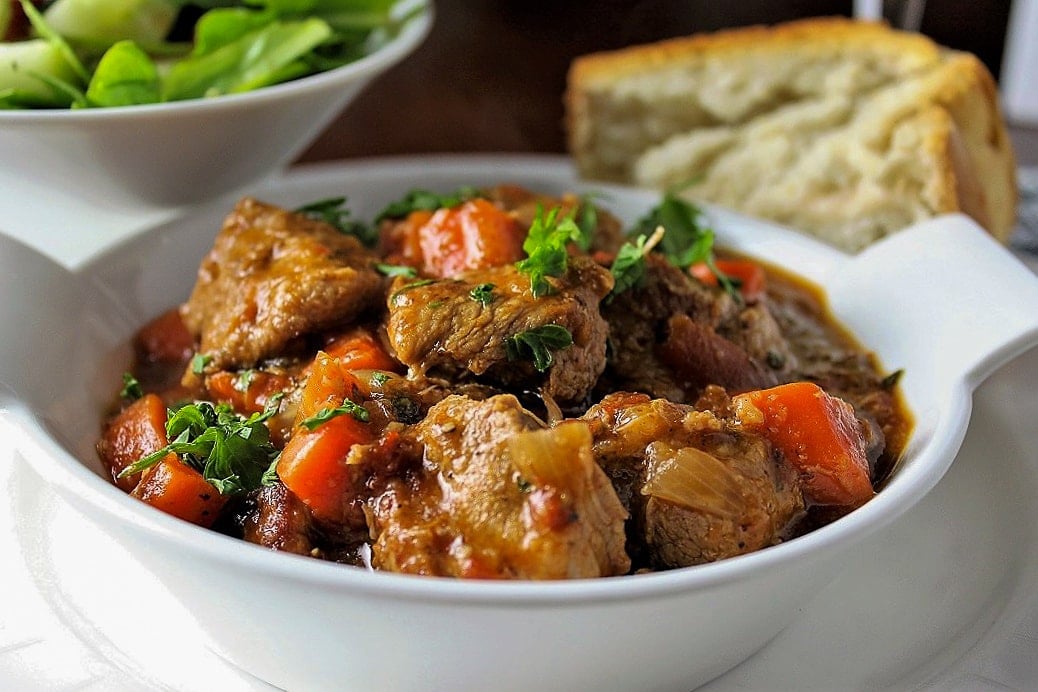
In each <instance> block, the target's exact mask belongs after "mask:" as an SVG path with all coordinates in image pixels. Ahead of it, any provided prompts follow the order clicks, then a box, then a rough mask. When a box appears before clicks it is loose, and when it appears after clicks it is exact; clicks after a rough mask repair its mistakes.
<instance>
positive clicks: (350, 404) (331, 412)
mask: <svg viewBox="0 0 1038 692" xmlns="http://www.w3.org/2000/svg"><path fill="white" fill-rule="evenodd" d="M345 415H350V416H353V417H354V418H356V419H357V420H359V421H360V422H361V423H367V422H368V420H369V418H370V416H369V414H368V410H367V409H366V408H364V407H363V406H361V405H360V404H358V403H356V402H354V401H351V400H350V399H348V398H347V399H343V400H342V406H335V407H331V406H325V407H324V408H322V409H321V410H320V411H318V412H317V413H315V414H314V415H312V416H310V417H309V418H307V419H305V420H303V421H302V422H301V423H300V425H301V426H303V427H304V428H306V429H307V430H310V431H313V430H317V428H319V427H321V426H322V425H324V424H325V423H327V422H328V421H330V420H331V419H332V418H338V417H339V416H345Z"/></svg>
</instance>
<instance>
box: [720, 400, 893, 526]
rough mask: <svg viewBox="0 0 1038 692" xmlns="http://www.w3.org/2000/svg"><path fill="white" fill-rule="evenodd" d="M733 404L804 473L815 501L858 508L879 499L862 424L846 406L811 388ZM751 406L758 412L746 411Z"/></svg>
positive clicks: (748, 423)
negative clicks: (873, 497) (866, 453)
mask: <svg viewBox="0 0 1038 692" xmlns="http://www.w3.org/2000/svg"><path fill="white" fill-rule="evenodd" d="M733 402H734V405H735V410H736V412H737V415H738V416H739V419H740V420H741V422H742V423H743V425H745V426H747V427H749V428H751V429H753V428H756V429H758V430H759V432H760V433H761V434H763V435H764V436H765V437H767V438H768V439H769V440H771V443H772V444H773V445H775V446H776V447H777V448H778V449H779V450H781V451H782V453H783V454H784V455H785V457H786V460H787V461H788V462H789V463H790V464H791V465H792V466H793V467H794V468H795V469H796V470H797V471H798V472H799V474H800V477H801V479H802V480H803V483H804V492H805V495H807V496H808V498H809V499H810V500H812V501H814V502H815V503H818V504H823V505H839V506H849V507H857V506H859V505H861V504H863V503H864V502H866V501H867V500H869V499H870V498H871V497H872V496H873V495H874V494H875V492H874V490H873V488H872V482H871V480H870V472H869V463H868V459H867V457H866V455H865V441H864V438H863V436H862V433H861V429H860V424H859V422H858V419H857V418H856V417H855V415H854V409H853V408H852V407H851V405H850V404H848V403H847V402H845V401H843V400H842V399H838V398H836V397H833V396H829V395H828V394H826V393H825V392H824V391H822V389H821V388H820V387H819V386H818V385H816V384H814V383H812V382H793V383H790V384H783V385H779V386H777V387H772V388H770V389H763V390H756V391H752V392H747V393H745V394H739V395H737V396H735V397H733ZM747 402H748V403H749V404H752V406H753V408H755V409H756V411H754V410H753V409H747V408H744V407H743V406H744V404H745V403H747ZM757 412H759V414H758V413H757Z"/></svg>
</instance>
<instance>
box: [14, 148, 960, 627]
mask: <svg viewBox="0 0 1038 692" xmlns="http://www.w3.org/2000/svg"><path fill="white" fill-rule="evenodd" d="M502 164H505V165H507V164H513V165H511V166H510V168H512V169H513V170H515V169H531V170H532V169H534V168H536V169H537V170H539V171H543V172H544V173H545V177H546V180H552V179H553V178H552V176H553V175H559V174H560V171H561V170H563V169H565V170H566V171H567V173H565V174H566V175H570V176H572V175H573V174H572V171H570V170H569V169H570V164H569V162H568V160H566V159H565V158H564V157H559V156H554V155H552V156H542V155H522V156H509V155H462V156H459V155H447V156H429V155H420V156H412V157H384V158H379V159H370V160H364V159H360V160H355V161H348V162H337V163H334V164H331V163H328V162H324V163H321V164H312V165H309V166H301V167H299V168H297V169H295V170H294V171H289V172H288V173H286V174H284V175H283V176H282V177H280V178H278V179H276V180H274V181H267V182H266V183H264V187H263V189H264V190H270V189H271V187H270V186H272V185H273V186H277V185H278V184H282V185H288V186H290V185H291V182H292V181H293V180H302V181H304V183H305V182H306V181H307V180H316V179H320V178H321V176H322V175H326V174H335V173H336V172H337V171H340V170H343V167H345V168H348V169H349V170H350V171H353V172H354V173H358V172H359V173H364V172H369V173H375V174H377V173H379V172H381V173H383V174H385V173H386V171H389V170H391V169H392V168H393V167H394V166H401V165H402V166H404V167H405V168H406V167H407V166H411V167H412V168H411V169H410V170H414V168H413V167H415V166H420V167H428V166H437V168H436V170H437V172H438V173H443V172H444V171H446V172H447V174H449V173H450V172H451V171H452V170H453V171H458V172H459V174H460V173H461V172H463V171H466V170H469V169H471V168H473V167H475V168H476V169H479V168H480V167H481V166H482V167H483V168H487V167H491V166H501V165H502ZM573 184H574V185H581V184H584V185H585V186H586V183H582V181H578V180H576V179H575V178H574V181H573ZM275 189H276V187H275ZM642 192H645V191H642ZM705 206H708V205H705ZM725 214H726V215H727V216H728V217H729V219H730V220H731V219H738V218H740V215H738V214H734V213H731V212H725ZM190 216H191V215H190V213H188V214H187V215H186V217H187V218H190ZM750 221H752V223H754V224H755V225H756V226H759V227H762V228H763V227H770V228H772V229H773V230H771V231H768V232H769V233H781V234H784V237H782V238H780V241H783V242H786V243H792V244H794V245H795V246H800V247H803V248H805V249H806V250H807V251H809V252H813V253H815V254H817V255H818V256H821V257H831V258H832V259H833V261H834V262H836V261H838V259H839V258H840V257H843V258H846V255H844V254H843V253H840V252H838V251H834V250H832V248H829V247H828V246H825V245H823V244H822V243H820V242H819V241H816V240H814V239H812V238H808V237H806V236H803V235H801V234H797V233H794V232H792V231H788V230H785V229H779V228H778V227H776V226H774V225H772V224H767V223H762V222H759V221H756V220H750ZM183 222H184V217H178V218H175V219H173V220H171V221H168V222H165V223H161V224H158V225H155V226H152V227H149V228H147V229H144V230H143V231H140V232H137V233H134V234H133V235H131V236H129V237H128V238H126V239H124V241H122V242H119V243H116V244H114V245H113V246H111V247H109V248H107V249H106V250H104V251H103V252H101V253H99V254H98V255H97V256H95V257H93V258H92V259H90V260H89V261H88V262H86V263H85V264H83V265H81V266H79V267H77V268H76V269H75V270H74V272H75V273H76V274H79V275H85V276H89V275H90V273H91V272H96V271H98V270H100V269H101V268H103V267H104V266H105V265H106V263H113V262H115V263H118V261H119V254H120V252H121V251H122V250H124V249H126V248H127V247H130V246H132V245H133V244H134V243H136V242H143V239H145V238H147V237H149V236H154V235H161V233H162V232H163V229H166V228H167V227H169V226H171V225H176V224H177V223H183ZM725 223H729V221H726V222H725ZM725 235H726V233H725V228H724V227H720V228H718V237H719V239H720V240H721V241H722V244H723V241H724V239H725ZM776 237H778V236H776ZM750 254H752V253H750ZM837 317H838V316H837ZM866 345H867V344H866ZM971 391H972V390H971V388H970V386H969V383H967V382H966V381H965V379H962V380H959V381H955V382H953V383H952V386H950V387H949V389H948V391H947V394H946V398H945V401H946V402H947V405H946V407H945V409H944V410H943V411H942V413H943V415H941V416H939V418H938V419H937V420H938V425H937V426H936V427H935V428H934V429H933V430H931V431H927V432H928V436H929V443H927V444H924V445H923V446H922V448H921V449H916V445H915V444H914V440H917V439H918V438H917V436H916V434H915V433H914V434H913V441H910V443H909V448H908V450H906V455H905V457H906V458H905V460H903V461H902V463H901V464H900V465H899V468H898V469H896V470H895V473H894V475H893V476H891V478H890V481H889V482H888V483H887V484H886V485H885V486H884V487H883V488H882V489H881V490H880V491H879V492H878V493H877V494H876V496H875V497H874V498H873V499H871V500H870V501H869V502H867V503H866V504H865V505H863V506H862V507H859V508H858V509H856V510H854V511H852V512H851V513H849V514H848V515H846V516H844V517H842V518H840V519H838V520H837V521H835V522H832V523H830V524H827V525H825V526H822V527H820V528H818V529H816V530H814V531H812V532H810V533H808V534H805V535H803V536H799V537H797V538H795V539H793V540H790V541H787V542H784V543H780V544H778V545H775V546H771V547H768V548H764V549H761V550H758V551H755V552H752V553H748V554H745V555H740V556H737V557H733V558H727V559H725V560H721V561H718V562H713V563H708V564H703V565H696V566H692V567H685V568H679V569H673V570H667V571H661V572H653V573H647V574H637V575H623V576H618V577H606V578H597V579H576V580H558V581H491V580H486V581H483V580H457V579H450V578H443V577H425V576H415V575H407V574H394V573H387V572H374V571H369V570H364V569H361V568H354V567H348V566H344V565H340V564H335V563H328V562H324V561H321V560H315V559H313V558H309V557H304V556H297V555H288V554H282V553H277V552H274V551H271V550H268V549H265V548H263V547H261V546H257V545H253V544H249V543H247V542H244V541H241V540H239V539H236V538H232V537H230V536H226V535H223V534H219V533H217V532H214V531H211V530H208V529H203V528H200V527H197V526H194V525H192V524H189V523H187V522H183V521H181V520H179V519H176V518H175V517H172V516H169V515H166V514H164V513H162V512H160V511H157V510H154V509H152V508H149V507H146V506H144V505H143V504H141V503H137V502H131V501H130V500H129V499H128V497H127V495H126V494H125V493H123V492H122V491H121V490H119V489H118V488H116V487H115V486H114V485H112V484H111V483H109V482H108V481H107V480H106V479H104V478H103V477H101V476H100V475H98V474H96V473H94V472H93V471H91V470H90V469H89V468H88V467H87V466H86V465H85V463H84V462H83V461H80V460H79V459H78V458H77V457H76V456H75V455H73V454H72V453H71V452H70V451H68V450H67V449H66V448H65V447H64V446H63V445H62V444H61V443H60V442H59V441H58V439H57V437H56V436H55V435H53V434H51V433H50V432H48V430H47V429H46V427H45V426H44V424H43V423H42V418H41V417H40V416H39V415H37V414H36V413H35V412H33V411H31V410H29V409H28V408H27V407H26V406H25V404H23V403H22V402H21V401H20V400H15V401H13V402H10V403H11V406H10V407H9V411H10V412H12V413H14V414H15V415H16V417H18V418H20V422H21V426H16V427H20V428H21V430H20V431H19V432H20V436H21V437H22V438H23V439H25V440H26V442H27V444H26V445H24V447H25V448H27V449H28V450H29V451H30V453H29V454H26V455H25V456H26V458H27V459H29V460H30V461H31V462H36V463H39V464H40V465H41V466H44V467H46V469H47V470H49V472H50V474H49V475H44V477H45V478H46V477H49V478H50V479H51V480H52V481H53V482H54V483H55V487H56V488H57V489H58V490H59V491H60V492H61V494H62V495H64V497H65V499H66V500H68V501H69V502H70V503H71V504H73V505H74V506H77V507H81V508H82V507H84V505H85V506H86V508H87V509H90V510H95V511H94V512H92V513H94V514H96V513H97V512H98V511H99V512H100V514H101V517H102V519H104V518H106V517H107V518H108V519H110V520H115V521H117V522H119V523H120V524H121V525H123V526H124V527H128V528H127V530H130V531H133V532H141V533H144V534H147V535H149V536H150V537H151V538H153V539H156V540H162V541H164V542H168V543H169V545H168V546H167V547H168V548H175V549H176V550H180V551H189V552H191V553H195V554H197V555H199V556H200V557H201V559H202V560H204V561H206V562H219V563H222V567H225V568H231V569H236V570H237V569H242V570H248V571H249V572H250V573H252V575H253V576H256V575H263V576H265V577H268V578H275V579H279V580H284V582H285V583H286V584H288V583H291V584H294V585H296V586H298V585H307V586H310V587H316V588H329V589H333V590H339V589H345V590H348V591H350V592H351V593H357V594H364V595H367V596H372V597H379V598H393V599H410V600H413V601H422V602H450V603H454V604H484V605H495V606H501V607H526V606H536V605H552V604H555V605H557V604H562V603H568V604H573V603H585V604H589V603H599V604H601V603H616V602H629V601H631V600H637V599H653V598H659V597H665V596H668V595H673V594H675V593H679V592H688V591H693V590H700V589H708V588H713V587H717V586H720V585H723V584H725V583H729V582H733V581H739V580H750V579H755V578H760V577H764V576H766V575H767V573H768V571H769V570H771V569H781V568H786V567H788V566H789V565H790V563H791V562H795V561H798V560H802V559H805V558H808V557H810V556H811V555H813V554H820V553H826V554H829V553H831V554H833V555H837V554H842V552H843V550H847V549H850V548H851V547H852V546H854V545H857V544H858V543H860V542H861V541H862V540H864V538H866V537H867V536H869V535H871V534H873V533H874V532H876V531H878V530H880V529H881V528H883V527H884V526H886V525H888V524H890V523H892V522H893V521H894V520H895V519H896V518H897V517H899V516H900V515H901V514H903V513H904V512H906V511H908V509H910V508H911V507H912V506H913V505H914V504H915V503H916V502H917V501H919V500H920V499H921V498H922V497H923V496H924V495H925V494H926V493H927V492H928V491H929V490H930V489H931V488H932V487H933V486H934V485H935V484H936V483H937V482H938V481H939V480H940V478H941V477H942V476H943V475H944V473H945V471H946V470H947V469H948V467H949V466H950V464H951V463H952V461H953V459H954V457H955V454H956V452H957V450H958V449H959V446H960V445H961V443H962V440H963V438H964V437H965V434H966V426H967V423H968V419H969V414H970V410H971V402H972V399H971ZM3 393H4V392H3V390H2V389H0V412H2V411H3V409H4V406H3V405H2V404H3V396H2V395H3ZM917 424H918V421H917ZM917 432H918V427H917V430H916V433H917ZM909 459H910V462H911V463H905V461H907V460H909ZM105 530H106V531H112V530H113V529H111V528H107V529H105ZM114 530H120V529H119V528H118V527H117V528H116V529H114Z"/></svg>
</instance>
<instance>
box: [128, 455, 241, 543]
mask: <svg viewBox="0 0 1038 692" xmlns="http://www.w3.org/2000/svg"><path fill="white" fill-rule="evenodd" d="M132 495H133V496H134V497H136V498H137V499H139V500H141V501H142V502H146V503H147V504H149V505H151V506H152V507H155V508H156V509H160V510H162V511H163V512H165V513H167V514H172V515H173V516H175V517H179V518H181V519H183V520H185V521H189V522H191V523H192V524H198V525H199V526H204V527H206V528H208V527H210V526H212V525H213V522H214V521H216V518H217V516H219V514H220V510H221V509H222V508H223V506H224V503H226V502H227V498H226V497H225V496H223V495H221V494H220V493H219V492H218V491H217V490H216V488H214V487H213V486H212V485H210V484H209V482H208V481H206V480H205V478H203V477H202V474H201V473H199V472H198V471H196V470H195V469H193V468H191V467H190V466H188V465H187V464H185V463H184V462H182V461H181V460H180V459H179V458H177V455H176V454H172V453H171V454H169V455H167V456H166V457H165V458H164V459H162V460H161V461H159V463H157V464H155V465H154V466H152V467H151V468H150V469H148V470H146V471H145V472H144V473H143V474H142V478H141V481H140V483H138V484H137V487H136V488H134V489H133V493H132Z"/></svg>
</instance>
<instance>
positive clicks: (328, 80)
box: [0, 0, 435, 126]
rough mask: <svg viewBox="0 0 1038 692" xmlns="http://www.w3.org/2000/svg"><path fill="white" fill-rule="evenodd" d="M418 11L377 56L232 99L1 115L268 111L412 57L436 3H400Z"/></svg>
mask: <svg viewBox="0 0 1038 692" xmlns="http://www.w3.org/2000/svg"><path fill="white" fill-rule="evenodd" d="M406 3H411V4H412V5H414V11H413V14H412V15H411V16H409V17H407V18H406V19H405V20H404V21H403V22H402V23H401V26H400V30H399V31H398V32H397V33H396V34H395V35H394V36H392V37H391V38H390V39H389V41H387V42H386V43H385V44H383V45H382V46H379V47H378V48H377V49H376V50H375V51H373V52H371V53H369V54H367V55H365V56H364V57H362V58H358V59H357V60H354V61H353V62H349V63H346V64H345V65H340V66H339V67H336V68H334V69H331V70H326V71H324V72H318V73H316V74H312V75H307V76H305V77H300V78H298V79H293V80H290V81H287V82H281V83H278V84H272V85H270V86H265V87H261V88H259V89H253V90H252V91H245V92H241V93H234V94H222V95H220V96H215V97H200V98H193V99H184V100H181V101H166V102H164V103H147V104H141V105H136V106H106V107H102V108H77V109H72V108H36V109H0V124H2V125H4V126H9V125H15V124H35V125H43V124H44V123H60V124H62V125H76V124H86V123H94V122H97V121H113V122H118V121H122V120H130V119H132V120H139V119H141V118H144V119H147V118H164V117H168V116H171V115H176V114H179V113H183V112H191V113H198V114H209V113H214V114H215V113H219V112H221V111H224V110H234V109H238V108H246V107H249V106H253V105H269V104H272V103H276V102H279V101H283V100H288V99H292V98H295V97H298V96H301V95H304V94H311V93H313V92H319V91H322V90H324V89H328V88H332V87H335V86H340V85H344V84H348V83H350V82H354V81H357V80H360V79H364V78H367V77H370V76H372V75H375V74H378V73H379V72H381V71H383V70H386V69H388V68H389V67H391V66H393V65H394V64H396V63H398V62H400V61H401V60H403V59H404V58H405V57H406V56H407V55H409V54H410V53H412V52H413V51H414V50H415V49H416V48H417V47H418V46H419V45H420V44H421V43H422V42H423V41H424V40H425V38H426V37H427V36H428V35H429V32H430V30H431V29H432V25H433V22H434V20H435V10H434V3H433V0H399V1H398V4H406Z"/></svg>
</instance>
